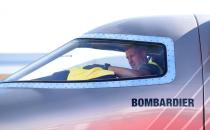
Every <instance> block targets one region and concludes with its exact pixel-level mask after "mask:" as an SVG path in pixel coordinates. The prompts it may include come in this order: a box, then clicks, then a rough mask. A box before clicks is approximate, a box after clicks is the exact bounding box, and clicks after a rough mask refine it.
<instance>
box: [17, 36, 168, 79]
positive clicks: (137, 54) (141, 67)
mask: <svg viewBox="0 0 210 130" xmlns="http://www.w3.org/2000/svg"><path fill="white" fill-rule="evenodd" d="M73 44H76V46H75V47H74V48H73V49H72V48H71V49H69V51H67V52H66V53H65V54H63V55H61V56H58V58H56V59H54V60H53V61H51V62H49V63H47V64H45V65H43V66H42V67H40V68H38V69H37V70H35V71H33V72H32V73H30V74H28V75H26V76H23V77H22V78H21V79H19V80H24V81H25V80H30V81H68V82H69V81H87V80H88V81H101V80H122V79H128V78H129V79H137V78H139V79H140V78H151V77H162V76H163V75H164V74H165V73H166V71H167V58H166V48H165V46H164V45H163V44H160V43H147V42H134V41H121V40H102V39H95V40H93V39H92V40H91V39H78V40H76V42H75V41H74V42H73ZM61 51H62V50H61Z"/></svg>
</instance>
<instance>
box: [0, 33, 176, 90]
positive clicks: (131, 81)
mask: <svg viewBox="0 0 210 130" xmlns="http://www.w3.org/2000/svg"><path fill="white" fill-rule="evenodd" d="M78 39H104V40H120V41H133V42H146V43H148V44H162V45H164V46H165V48H166V57H167V58H166V60H167V62H166V63H167V66H166V67H167V70H166V73H165V75H163V76H161V77H148V78H127V79H120V80H102V81H91V82H90V81H76V82H74V81H73V82H72V81H70V82H68V81H64V82H58V81H52V82H40V81H12V82H7V80H6V82H5V83H2V84H0V86H2V85H6V87H21V88H109V87H130V86H143V85H158V84H165V83H169V82H172V81H173V80H174V79H175V75H176V74H175V72H176V71H175V57H174V42H173V40H172V39H171V38H168V37H159V36H143V35H127V34H106V33H91V34H84V35H82V36H81V37H79V38H78ZM65 46H67V47H65ZM75 47H77V46H76V45H71V46H68V43H67V44H65V45H64V46H63V47H61V48H60V49H58V50H57V51H56V50H55V51H54V52H52V54H49V55H53V54H54V55H55V54H57V53H58V52H59V51H61V49H62V48H64V49H65V50H66V48H68V49H69V48H70V49H73V48H75ZM54 59H55V58H54Z"/></svg>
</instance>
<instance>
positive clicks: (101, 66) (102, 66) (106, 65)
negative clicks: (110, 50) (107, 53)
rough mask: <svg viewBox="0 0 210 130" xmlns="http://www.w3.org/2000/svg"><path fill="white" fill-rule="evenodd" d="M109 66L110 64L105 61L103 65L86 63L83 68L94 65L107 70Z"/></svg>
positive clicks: (93, 66)
mask: <svg viewBox="0 0 210 130" xmlns="http://www.w3.org/2000/svg"><path fill="white" fill-rule="evenodd" d="M109 66H110V64H108V63H105V64H104V65H100V64H93V65H87V66H85V67H83V68H84V69H92V68H95V67H99V68H102V69H104V70H108V68H109Z"/></svg>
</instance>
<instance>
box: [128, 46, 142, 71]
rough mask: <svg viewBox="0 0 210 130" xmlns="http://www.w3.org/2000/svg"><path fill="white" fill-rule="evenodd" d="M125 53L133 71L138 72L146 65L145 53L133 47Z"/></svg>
mask: <svg viewBox="0 0 210 130" xmlns="http://www.w3.org/2000/svg"><path fill="white" fill-rule="evenodd" d="M125 53H126V58H127V59H128V62H129V64H130V66H131V67H132V69H135V70H138V69H139V68H140V66H141V65H142V64H145V58H146V54H145V51H143V50H142V51H140V49H136V48H134V47H133V48H130V49H128V50H127V51H126V52H125Z"/></svg>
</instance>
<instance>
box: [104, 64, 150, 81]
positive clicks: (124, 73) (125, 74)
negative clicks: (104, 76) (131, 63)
mask: <svg viewBox="0 0 210 130" xmlns="http://www.w3.org/2000/svg"><path fill="white" fill-rule="evenodd" d="M108 70H110V71H113V72H114V73H115V74H116V75H117V76H119V77H120V78H130V77H140V76H145V75H151V73H150V71H148V70H133V69H127V68H123V67H116V66H109V68H108Z"/></svg>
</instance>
